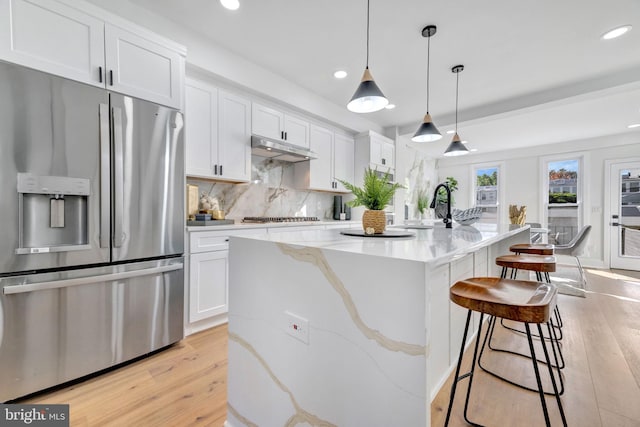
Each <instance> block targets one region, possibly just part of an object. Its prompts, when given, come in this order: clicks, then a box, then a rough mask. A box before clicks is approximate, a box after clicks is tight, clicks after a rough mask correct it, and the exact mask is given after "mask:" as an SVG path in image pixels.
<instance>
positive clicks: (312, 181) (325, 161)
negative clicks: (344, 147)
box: [305, 125, 333, 191]
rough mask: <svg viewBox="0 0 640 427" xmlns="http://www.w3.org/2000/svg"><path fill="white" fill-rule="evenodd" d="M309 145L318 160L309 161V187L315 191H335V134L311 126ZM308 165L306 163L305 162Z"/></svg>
mask: <svg viewBox="0 0 640 427" xmlns="http://www.w3.org/2000/svg"><path fill="white" fill-rule="evenodd" d="M309 143H310V148H311V151H313V152H314V153H316V155H317V156H318V158H317V159H314V160H309V162H308V163H309V185H308V188H310V189H314V190H328V191H331V190H333V174H332V167H333V132H331V131H330V130H328V129H325V128H323V127H320V126H315V125H311V129H310V135H309ZM305 163H306V162H305Z"/></svg>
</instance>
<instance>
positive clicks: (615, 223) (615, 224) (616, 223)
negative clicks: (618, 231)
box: [611, 222, 620, 227]
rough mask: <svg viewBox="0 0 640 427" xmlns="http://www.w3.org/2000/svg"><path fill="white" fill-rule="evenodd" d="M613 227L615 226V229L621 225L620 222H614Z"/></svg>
mask: <svg viewBox="0 0 640 427" xmlns="http://www.w3.org/2000/svg"><path fill="white" fill-rule="evenodd" d="M611 225H612V226H614V227H618V226H619V225H620V223H619V222H612V223H611Z"/></svg>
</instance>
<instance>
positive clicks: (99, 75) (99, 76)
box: [98, 67, 102, 83]
mask: <svg viewBox="0 0 640 427" xmlns="http://www.w3.org/2000/svg"><path fill="white" fill-rule="evenodd" d="M98 82H100V83H102V67H98Z"/></svg>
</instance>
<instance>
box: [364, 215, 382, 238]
mask: <svg viewBox="0 0 640 427" xmlns="http://www.w3.org/2000/svg"><path fill="white" fill-rule="evenodd" d="M386 227H387V215H386V214H385V212H384V211H374V210H366V211H364V213H363V214H362V229H363V230H364V232H365V233H366V232H367V228H373V230H374V234H381V233H384V230H385V228H386Z"/></svg>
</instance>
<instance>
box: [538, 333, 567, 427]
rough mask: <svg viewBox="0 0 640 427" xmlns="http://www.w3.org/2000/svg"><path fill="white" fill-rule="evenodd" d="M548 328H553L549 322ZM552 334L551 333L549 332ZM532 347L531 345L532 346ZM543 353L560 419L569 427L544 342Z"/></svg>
mask: <svg viewBox="0 0 640 427" xmlns="http://www.w3.org/2000/svg"><path fill="white" fill-rule="evenodd" d="M547 328H549V329H550V328H551V327H550V326H549V322H547ZM549 332H551V331H549ZM538 333H539V334H541V335H542V327H541V326H540V324H539V323H538ZM530 345H531V344H530ZM531 348H532V350H533V346H531ZM542 351H543V352H544V357H545V359H546V361H547V367H548V368H549V376H550V377H551V385H552V386H553V391H554V392H555V395H556V402H557V403H558V410H559V411H560V418H562V425H563V426H565V427H567V418H566V417H565V415H564V409H563V407H562V401H561V400H560V393H558V386H557V385H556V380H555V376H554V375H553V369H552V368H551V363H550V362H551V361H550V360H549V352H548V351H547V345H546V344H545V342H544V341H542ZM534 364H535V365H536V366H537V363H536V362H534ZM558 374H560V371H558ZM538 385H540V383H538ZM540 391H542V386H540ZM541 396H542V399H544V394H541Z"/></svg>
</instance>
